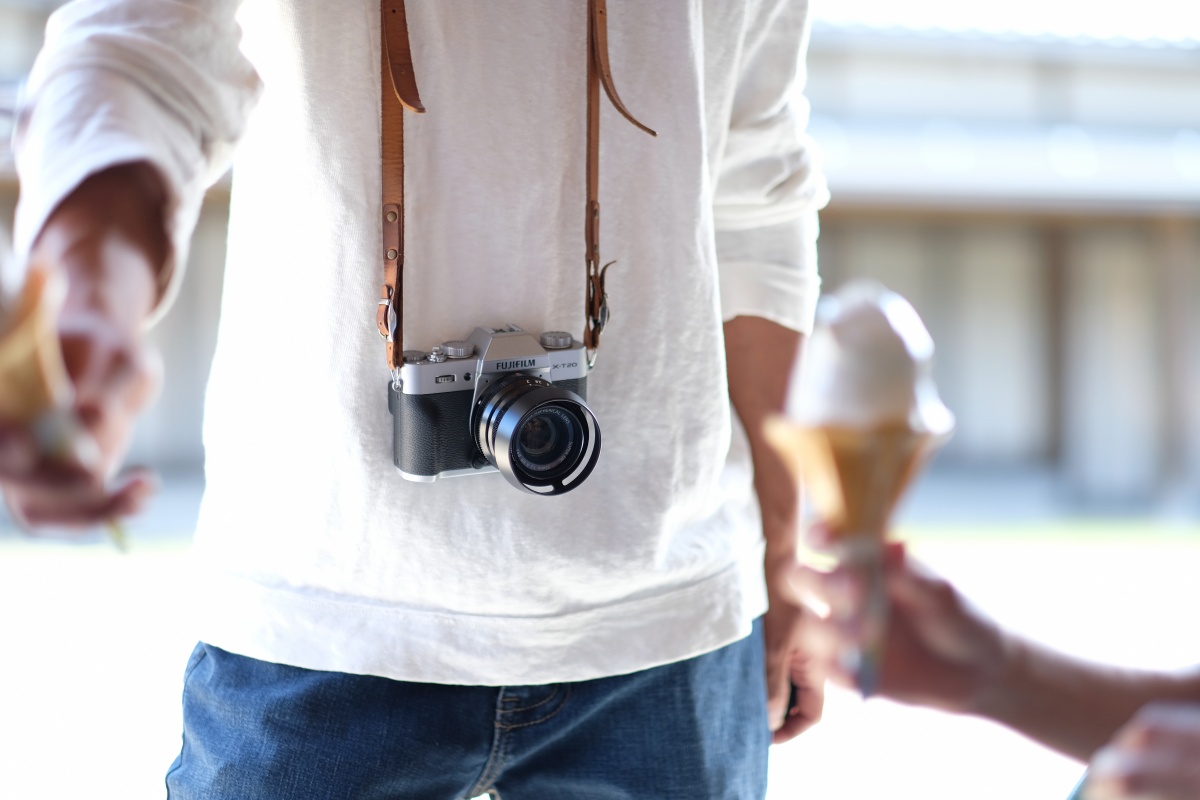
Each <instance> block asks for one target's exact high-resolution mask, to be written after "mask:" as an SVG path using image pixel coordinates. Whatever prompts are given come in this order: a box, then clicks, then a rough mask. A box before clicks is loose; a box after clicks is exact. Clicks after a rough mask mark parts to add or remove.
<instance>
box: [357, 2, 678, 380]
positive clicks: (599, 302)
mask: <svg viewBox="0 0 1200 800" xmlns="http://www.w3.org/2000/svg"><path fill="white" fill-rule="evenodd" d="M379 13H380V48H381V55H380V116H381V119H382V126H381V137H382V148H381V149H382V162H383V204H382V208H383V219H382V223H383V242H382V245H383V247H382V253H381V255H382V257H383V274H384V279H383V286H382V287H381V292H380V294H381V297H380V300H379V305H378V308H377V310H376V313H375V325H376V328H377V329H378V330H379V333H380V335H382V336H383V337H384V338H385V339H386V340H387V362H388V367H389V368H390V369H391V370H393V372H395V373H396V374H398V372H397V371H398V370H399V369H400V367H401V365H402V362H403V358H404V346H403V335H404V111H405V109H407V110H409V111H411V112H413V113H416V114H421V113H424V111H425V106H424V105H423V104H422V103H421V97H420V94H419V93H418V91H417V80H416V73H415V71H414V70H413V61H412V46H411V43H410V41H409V36H408V19H407V16H406V13H405V9H404V0H380V5H379ZM601 85H603V86H604V92H605V94H607V95H608V99H609V101H610V102H611V103H612V104H613V107H614V108H616V109H617V111H618V112H620V113H621V115H622V116H624V117H625V119H627V120H629V121H630V122H631V123H633V124H634V125H635V126H636V127H637V128H639V129H640V130H643V131H645V132H646V133H648V134H650V135H651V136H657V135H658V134H657V133H655V132H654V131H652V130H651V129H650V128H648V127H646V126H645V125H643V124H642V123H640V122H638V121H637V120H636V119H635V118H634V117H633V115H632V114H630V113H629V110H628V109H627V108H626V107H625V104H624V103H623V102H621V98H620V96H619V95H618V94H617V90H616V87H615V86H614V84H613V78H612V68H611V66H610V65H609V61H608V9H607V6H606V3H605V0H588V41H587V202H586V204H585V206H584V214H585V219H584V247H585V253H584V266H585V276H586V284H585V286H586V291H585V298H584V305H585V307H584V331H583V341H584V344H585V346H586V347H587V349H588V364H589V366H590V365H591V364H593V363H594V362H595V359H596V349H597V348H598V347H599V345H600V334H601V333H603V332H604V328H605V326H607V325H608V318H609V308H608V292H607V291H606V290H605V286H604V281H605V277H606V275H607V273H608V268H609V267H610V266H612V264H613V263H614V262H611V261H610V262H609V263H607V264H605V265H604V266H603V267H602V268H601V267H599V264H600V200H599V193H600V86H601Z"/></svg>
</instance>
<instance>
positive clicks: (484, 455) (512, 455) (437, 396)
mask: <svg viewBox="0 0 1200 800" xmlns="http://www.w3.org/2000/svg"><path fill="white" fill-rule="evenodd" d="M588 371H589V367H588V361H587V352H586V349H585V348H584V346H583V345H582V344H581V343H580V342H578V341H576V340H575V339H574V338H573V337H572V336H571V335H570V334H569V333H563V332H561V331H548V332H546V333H543V334H541V335H540V336H537V337H535V336H533V335H531V334H529V333H526V332H525V331H524V330H522V329H521V328H519V327H517V326H516V325H506V326H505V327H503V328H476V329H475V331H474V332H473V333H472V334H471V335H470V336H469V337H468V338H467V339H466V340H464V341H451V342H445V343H443V344H442V345H440V346H438V347H434V348H433V349H431V350H430V351H429V352H424V351H419V350H406V351H404V364H403V366H402V367H401V369H400V372H399V380H393V381H392V382H391V383H390V384H389V389H388V409H389V410H390V411H391V413H392V445H393V460H394V461H395V464H396V468H397V469H398V470H399V471H400V474H401V475H402V476H403V477H405V478H407V479H408V480H411V481H433V480H436V479H438V478H442V477H450V476H456V475H473V474H475V473H482V472H495V471H499V472H500V473H501V474H502V475H503V476H504V477H505V478H506V479H507V480H508V482H509V483H511V484H512V485H513V486H516V487H517V488H518V489H522V490H524V491H527V492H532V493H534V494H545V495H551V494H562V493H564V492H569V491H570V490H572V489H574V488H575V487H576V486H578V485H579V484H581V483H583V481H584V480H585V479H586V478H587V476H588V475H589V474H591V472H592V469H593V468H594V467H595V466H596V460H597V458H598V457H599V455H600V427H599V425H597V424H596V416H595V415H594V414H593V413H592V410H591V408H589V407H588V404H587V402H586V401H585V399H584V398H585V397H586V396H587V374H588Z"/></svg>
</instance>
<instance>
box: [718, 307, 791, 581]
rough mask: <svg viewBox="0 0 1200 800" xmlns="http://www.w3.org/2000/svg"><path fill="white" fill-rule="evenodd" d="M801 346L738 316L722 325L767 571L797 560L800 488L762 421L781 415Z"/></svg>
mask: <svg viewBox="0 0 1200 800" xmlns="http://www.w3.org/2000/svg"><path fill="white" fill-rule="evenodd" d="M803 342H804V336H803V334H800V333H797V332H796V331H793V330H790V329H788V328H785V327H783V326H782V325H778V324H776V323H773V322H769V321H767V320H765V319H761V318H759V317H736V318H734V319H732V320H730V321H729V322H727V323H725V353H726V358H727V360H728V373H729V396H730V399H731V401H732V403H733V408H734V411H735V412H736V413H737V415H738V418H739V419H740V420H741V422H742V426H743V427H744V428H745V430H746V436H747V438H748V439H749V442H750V452H751V455H752V458H753V465H754V489H755V492H756V494H757V495H758V500H759V505H760V506H761V508H762V517H763V535H764V536H765V537H766V566H767V569H768V572H774V571H775V570H777V569H784V568H786V567H787V566H789V565H790V564H791V563H792V562H794V560H795V556H796V545H797V536H798V530H799V521H800V508H801V505H800V489H799V486H798V485H797V484H796V482H795V480H794V479H793V477H792V475H791V473H790V472H789V470H788V469H787V468H786V466H785V465H784V464H783V462H782V460H781V459H780V458H779V455H778V454H777V453H776V451H775V449H774V447H772V446H771V445H770V444H769V443H768V442H767V441H766V439H765V438H764V436H763V423H764V421H765V420H766V419H767V418H768V417H770V416H772V415H775V414H780V413H783V410H784V407H785V404H786V402H787V390H788V385H789V379H790V375H791V371H792V368H793V365H794V364H795V363H796V356H797V353H798V352H799V351H800V348H801V347H802V346H803Z"/></svg>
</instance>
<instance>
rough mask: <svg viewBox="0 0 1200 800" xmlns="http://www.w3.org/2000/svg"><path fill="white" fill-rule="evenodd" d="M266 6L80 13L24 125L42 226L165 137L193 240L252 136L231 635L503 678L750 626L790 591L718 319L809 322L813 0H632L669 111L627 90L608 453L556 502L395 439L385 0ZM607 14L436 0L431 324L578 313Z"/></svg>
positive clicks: (628, 75) (218, 467) (231, 347)
mask: <svg viewBox="0 0 1200 800" xmlns="http://www.w3.org/2000/svg"><path fill="white" fill-rule="evenodd" d="M237 6H238V3H236V2H233V0H84V1H83V2H77V3H73V4H71V5H69V6H67V7H65V8H63V9H61V10H60V11H59V12H57V13H56V14H55V15H54V17H53V18H52V20H51V23H50V26H49V30H48V40H47V44H46V48H45V50H44V51H43V53H42V55H41V57H40V58H39V60H38V62H37V64H36V66H35V69H34V72H33V75H32V77H31V81H30V85H29V92H28V97H27V98H26V103H25V111H24V113H23V114H22V116H21V119H20V121H19V125H18V130H17V136H16V148H17V163H18V169H19V172H20V175H21V179H22V200H21V205H20V208H19V210H18V221H17V239H18V242H17V245H18V248H19V249H24V250H27V249H28V248H29V246H30V243H31V241H32V240H33V238H34V236H36V233H37V232H38V230H40V228H41V226H42V225H43V223H44V221H45V218H46V216H47V215H48V213H49V212H50V211H51V210H52V209H53V208H54V206H55V205H56V204H57V203H58V202H59V201H60V200H61V199H62V197H63V196H65V195H66V194H67V193H68V192H70V191H71V189H72V188H73V187H74V186H76V185H77V184H78V183H79V181H81V180H82V179H83V178H85V177H86V176H87V175H89V174H92V173H94V172H96V171H97V170H100V169H102V168H104V167H105V166H108V165H112V164H115V163H120V162H123V161H130V160H147V161H149V162H151V163H153V164H154V165H155V166H157V167H158V169H159V170H160V171H161V173H162V174H163V176H164V178H165V179H166V181H167V183H168V185H169V188H170V192H171V197H172V205H171V213H170V214H169V224H170V226H171V235H172V241H173V242H174V245H175V250H174V252H175V263H179V264H182V263H183V256H184V253H185V251H186V243H187V240H188V237H189V235H190V233H191V230H192V226H193V224H194V219H195V217H196V214H197V210H198V208H199V204H200V202H201V197H202V193H203V189H204V187H205V186H206V185H207V183H208V182H210V181H211V180H212V179H213V178H214V176H216V175H218V174H220V173H221V172H222V171H223V170H224V169H225V167H226V166H227V158H228V157H229V155H230V153H232V152H233V151H234V145H235V144H236V145H237V147H236V154H237V158H236V164H235V168H234V184H233V186H234V188H233V198H232V207H231V217H230V228H229V253H228V263H227V268H226V277H225V288H224V297H223V301H222V308H221V323H220V334H219V340H218V345H217V352H216V356H215V359H214V363H213V368H212V377H211V380H210V385H209V390H208V395H207V407H206V423H205V430H204V442H205V448H206V458H207V463H206V471H207V490H206V496H205V499H204V503H203V507H202V511H201V517H200V522H199V528H198V531H197V534H196V552H197V556H198V558H199V563H200V565H201V567H202V574H203V576H204V578H203V584H202V585H203V586H204V590H203V592H202V593H201V595H200V596H199V597H198V598H197V602H198V605H200V606H201V609H202V616H201V619H202V629H201V633H202V637H203V638H204V639H205V640H206V641H207V642H209V643H211V644H215V645H218V646H220V647H223V648H226V649H228V650H232V651H235V652H238V653H242V654H245V655H249V656H253V657H257V658H260V659H266V660H270V661H276V662H283V663H288V664H294V665H297V666H302V667H308V668H313V669H325V670H339V671H344V672H351V673H361V674H374V675H381V676H386V677H391V678H397V679H404V680H414V681H427V682H435V683H458V684H491V685H498V684H506V683H522V684H523V683H538V682H554V681H563V680H581V679H587V678H592V677H598V676H604V675H613V674H620V673H624V672H630V671H634V670H638V669H643V668H647V667H651V666H655V665H658V664H663V663H668V662H671V661H675V660H678V659H682V658H686V657H690V656H694V655H697V654H700V653H703V652H706V651H709V650H712V649H715V648H717V647H720V646H722V645H724V644H727V643H729V642H731V641H734V640H736V639H738V638H739V637H741V636H743V635H745V634H746V633H747V632H748V631H749V627H750V623H751V621H752V620H753V618H754V617H756V616H757V615H759V614H761V613H762V612H763V611H764V609H765V605H766V601H765V592H764V588H763V579H762V570H761V558H762V534H761V529H760V526H759V521H758V516H757V507H756V503H755V500H754V497H753V492H752V489H751V475H750V466H749V457H748V452H747V449H746V446H745V442H744V440H743V438H742V437H741V436H740V435H738V434H737V432H736V430H735V424H734V422H733V420H732V415H731V411H730V404H729V399H728V392H727V384H726V373H725V361H724V346H723V334H722V323H723V320H727V319H730V318H732V317H734V316H737V315H754V316H761V317H765V318H768V319H771V320H774V321H777V322H779V323H781V324H783V325H786V326H789V327H791V328H794V329H797V330H801V331H806V330H807V329H808V328H809V326H810V323H811V318H812V313H813V307H814V304H815V300H816V293H817V283H818V281H817V273H816V265H815V238H816V210H817V209H818V208H819V207H820V206H821V205H822V204H823V203H824V202H825V199H826V191H825V187H824V183H823V181H822V179H821V177H820V174H819V172H818V170H817V169H815V167H814V164H813V161H812V159H811V156H810V153H809V151H808V150H807V149H806V147H805V143H804V139H803V136H802V129H803V125H804V122H805V117H806V108H805V106H804V103H803V100H802V98H801V96H800V95H799V93H798V91H797V86H798V81H799V80H800V78H801V77H802V75H803V70H802V63H803V48H804V44H805V40H806V30H807V27H806V12H807V9H806V3H805V2H788V1H787V0H749V1H747V0H707V1H706V2H699V3H697V2H686V3H685V2H681V1H679V0H667V1H665V2H654V3H647V2H641V0H609V3H608V20H609V22H608V27H609V52H610V57H611V63H612V70H613V75H614V79H615V83H616V86H617V88H618V91H619V92H620V94H621V96H622V98H623V100H624V101H625V103H626V105H627V106H628V107H629V109H630V110H631V111H632V112H633V114H634V115H635V116H637V117H639V118H640V119H641V120H643V121H644V122H645V123H646V124H647V125H649V126H650V127H652V128H654V129H656V130H657V131H658V134H659V136H658V138H657V139H651V138H650V137H648V136H646V135H645V134H644V133H641V132H639V131H637V130H636V129H634V128H633V127H632V126H631V125H629V124H628V123H627V122H626V121H625V120H623V119H621V118H620V117H619V116H618V115H617V113H616V112H615V111H614V109H612V108H611V107H610V106H609V104H608V103H607V101H606V100H604V101H602V106H603V107H602V112H601V114H602V145H601V163H600V202H601V205H602V208H603V215H602V235H601V257H602V258H603V259H604V260H606V261H607V260H610V259H616V262H617V263H616V264H615V265H614V266H613V267H612V269H611V270H610V271H609V279H608V291H609V295H610V298H611V299H610V305H611V308H612V322H611V324H610V325H609V327H608V329H607V331H606V333H605V334H604V339H603V344H602V347H601V349H600V357H599V361H598V362H597V365H596V368H595V369H594V370H593V371H592V373H591V375H590V377H589V379H588V401H589V404H590V405H591V406H592V408H593V409H594V410H595V413H596V416H597V419H598V420H599V424H600V427H601V430H602V432H603V442H604V443H603V451H602V453H601V455H600V460H599V464H598V465H597V467H596V469H595V472H594V473H593V474H592V475H591V476H590V477H589V478H588V479H587V480H586V481H585V482H584V484H583V485H582V486H580V487H579V488H577V489H575V490H574V491H572V492H570V493H568V494H565V495H562V496H558V497H549V498H547V497H537V496H532V495H528V494H525V493H522V492H519V491H517V490H516V489H514V488H513V487H512V486H510V485H509V484H508V483H507V482H506V481H505V480H504V479H503V478H502V477H501V476H500V475H498V474H495V473H491V474H486V475H478V476H469V477H463V478H452V479H443V480H438V481H436V482H434V483H430V484H422V483H413V482H409V481H406V480H404V479H402V478H401V477H400V476H399V475H398V474H397V472H396V469H395V468H394V466H393V464H392V460H391V456H392V419H391V417H390V415H389V413H388V409H387V403H386V394H385V391H386V386H387V383H388V380H389V375H388V370H387V368H386V364H385V360H384V353H383V346H382V341H381V339H380V337H379V335H378V333H377V332H376V329H375V323H374V318H375V309H376V303H377V299H378V296H379V286H380V283H381V279H382V276H381V274H380V273H381V265H380V259H379V249H380V242H381V229H380V220H379V217H380V213H379V202H380V200H379V198H380V180H381V178H380V129H379V110H378V109H379V81H380V78H379V63H380V55H379V38H380V37H379V19H378V14H379V11H378V4H377V3H375V2H373V0H345V2H340V3H330V2H327V0H294V1H293V2H287V0H249V1H248V2H247V3H246V4H245V7H244V8H242V9H241V12H240V14H239V15H238V19H237V21H235V12H237ZM586 7H587V4H586V2H584V1H583V0H579V1H578V2H566V1H565V0H527V1H526V2H517V1H516V0H513V1H512V2H488V3H483V2H472V3H466V2H455V3H449V2H444V1H443V0H436V1H435V0H409V2H408V3H407V8H408V23H409V30H410V35H411V40H412V47H413V58H414V65H415V71H416V75H417V81H418V85H419V87H420V93H421V98H422V100H423V101H424V104H425V106H426V108H427V109H428V113H427V114H425V115H422V116H419V117H417V116H411V115H410V116H408V117H407V119H406V124H405V149H406V165H407V173H408V174H407V181H406V203H407V219H406V235H405V238H406V247H407V250H406V262H405V263H406V279H405V284H404V304H405V313H406V316H405V321H404V325H405V330H404V335H405V342H406V346H409V347H418V348H421V349H428V348H429V347H430V346H432V345H435V344H438V343H440V342H442V341H444V340H448V339H459V338H463V337H465V336H466V335H467V334H468V333H469V332H470V331H471V330H472V329H473V328H475V327H476V326H481V325H482V326H492V325H498V324H502V323H506V322H512V323H516V324H519V325H521V326H522V327H524V328H526V329H527V330H531V331H535V332H536V331H541V330H552V329H557V330H568V331H572V332H574V333H575V334H576V336H579V335H580V332H581V330H582V324H583V320H582V307H583V293H584V280H583V272H584V270H583V263H582V262H583V259H582V255H583V230H582V220H583V207H584V200H585V192H584V165H585V136H584V130H585V116H584V102H585V96H586V88H585V68H586V50H585V44H586ZM238 22H240V24H241V28H242V30H243V31H244V40H242V41H241V42H240V47H239V26H238ZM243 53H244V55H243ZM260 95H261V96H260ZM256 103H257V108H256V109H255V108H254V107H255V105H256ZM252 109H254V112H253V114H251V110H252ZM177 283H178V282H177V281H176V282H175V285H177ZM789 367H790V365H788V364H780V365H779V366H778V368H779V369H788V368H789Z"/></svg>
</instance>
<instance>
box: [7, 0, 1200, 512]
mask: <svg viewBox="0 0 1200 800" xmlns="http://www.w3.org/2000/svg"><path fill="white" fill-rule="evenodd" d="M53 5H54V3H52V2H37V1H36V0H26V1H25V2H12V0H8V2H5V1H4V0H0V139H3V140H6V139H7V128H9V127H10V126H11V119H10V118H8V117H6V116H5V113H4V108H5V107H11V106H12V104H13V101H14V98H15V96H16V91H15V89H16V85H17V82H18V81H19V79H20V78H21V76H22V75H23V74H24V73H25V72H26V70H27V69H28V66H29V64H30V63H31V59H32V57H33V54H34V53H35V51H36V48H37V46H38V44H39V42H40V30H41V27H42V24H43V21H44V18H45V15H46V14H47V13H48V11H49V9H50V7H51V6H53ZM851 5H853V4H851ZM860 5H861V3H860ZM839 8H840V6H839ZM835 11H836V9H834V8H833V6H832V4H831V6H830V10H828V13H826V14H825V15H824V16H821V15H820V12H819V10H818V12H819V13H818V17H819V18H818V21H817V23H816V25H815V27H814V31H813V36H812V45H811V50H810V56H809V75H810V78H809V85H808V88H807V96H808V98H809V100H810V101H811V105H812V123H811V126H810V129H811V132H812V135H813V137H814V139H815V141H816V143H817V145H818V146H819V148H820V149H821V151H822V152H823V154H824V158H825V161H826V165H827V169H828V173H829V177H830V184H831V188H832V191H833V197H834V200H833V202H832V204H831V205H830V207H829V208H828V210H827V211H826V212H825V214H824V215H823V218H822V228H823V230H822V235H821V243H820V249H821V265H822V272H823V273H824V276H825V282H826V287H827V288H833V287H836V286H837V285H838V284H840V283H842V282H844V281H845V280H847V279H849V278H851V277H858V276H870V277H874V278H877V279H879V280H881V281H883V282H884V283H885V284H887V285H889V286H890V287H892V288H894V289H896V290H897V291H900V292H902V293H903V294H905V295H907V296H908V297H909V299H910V300H912V302H913V303H914V305H915V306H916V307H917V309H918V311H920V312H921V314H922V315H923V316H924V317H925V319H926V321H927V323H928V325H929V327H930V330H931V331H932V333H933V335H934V337H935V340H936V341H937V343H938V347H939V360H938V364H937V376H938V380H939V382H940V384H941V386H942V388H943V391H944V394H945V398H946V401H947V403H948V404H949V405H950V406H951V407H952V408H953V409H954V411H955V412H956V413H957V415H958V418H959V429H958V432H957V434H956V436H955V437H954V439H953V441H952V442H951V443H950V445H949V447H948V448H947V449H946V451H945V453H944V454H943V456H942V457H941V458H940V459H939V461H938V462H937V465H936V469H938V470H940V471H942V472H943V473H948V472H952V473H955V474H972V475H979V476H983V477H984V478H985V479H986V476H988V475H1000V474H1011V473H1014V472H1024V473H1028V474H1029V475H1035V476H1039V479H1040V480H1043V481H1045V482H1048V483H1049V484H1050V485H1051V487H1052V492H1053V493H1054V495H1055V497H1056V498H1057V499H1058V501H1059V502H1061V503H1063V504H1066V505H1069V506H1071V507H1075V508H1093V509H1097V508H1111V509H1139V510H1144V509H1167V510H1171V511H1173V512H1182V513H1184V514H1194V513H1195V512H1197V511H1200V488H1198V487H1200V480H1197V479H1198V478H1200V402H1197V399H1198V398H1200V355H1198V353H1200V351H1198V348H1197V347H1196V346H1195V342H1196V341H1197V340H1198V335H1200V331H1198V330H1197V323H1196V320H1197V318H1198V317H1200V45H1198V44H1197V39H1196V38H1188V37H1187V36H1184V37H1182V38H1180V39H1179V40H1177V41H1164V40H1139V41H1131V40H1116V39H1100V38H1097V37H1091V38H1089V37H1087V36H1082V37H1081V36H1065V35H1058V34H1054V33H1046V32H1037V33H1022V32H1020V31H1016V32H1014V31H1005V30H1001V31H981V30H973V29H970V28H969V27H966V28H963V29H959V30H954V31H951V30H945V29H941V28H939V27H938V26H937V24H936V20H934V22H933V23H931V24H929V25H926V26H925V27H922V28H914V27H909V28H904V27H896V26H894V25H887V24H862V23H861V22H855V21H845V20H839V19H837V18H836V17H835V16H834V12H835ZM15 199H16V183H15V178H14V176H13V174H12V169H11V160H10V156H9V154H8V153H7V152H6V150H5V149H4V148H3V147H2V146H0V225H6V224H8V222H9V221H10V220H11V214H12V208H13V205H14V203H15ZM227 212H228V196H227V190H226V188H225V187H223V186H221V187H218V188H217V189H215V190H214V191H213V192H211V193H210V196H209V199H208V203H207V205H206V207H205V211H204V214H203V217H202V219H201V221H200V225H199V228H198V230H197V233H196V239H195V243H194V245H193V251H192V256H191V259H190V263H189V266H188V275H187V280H186V284H185V286H184V289H183V292H182V293H181V295H180V299H179V301H178V303H177V305H176V307H175V309H174V311H173V313H172V314H171V315H170V316H169V317H168V318H167V320H166V321H165V322H164V323H163V324H162V325H161V326H160V327H159V328H158V329H156V330H155V332H154V338H155V340H156V342H158V343H159V345H160V346H161V348H162V350H163V353H164V355H165V358H166V362H167V372H168V380H167V384H166V389H165V391H164V393H163V396H162V398H161V399H160V400H159V402H158V403H157V404H156V406H155V407H154V409H153V410H152V411H151V413H150V414H149V415H148V416H147V418H146V419H145V421H144V423H143V424H142V426H141V428H140V429H139V431H138V434H137V439H136V442H135V445H134V452H133V457H134V458H135V459H136V460H138V461H141V462H146V463H152V464H156V465H159V466H165V467H182V468H187V469H195V468H197V467H199V465H200V464H201V463H202V460H203V450H202V447H201V443H200V416H201V413H202V408H203V390H204V385H205V381H206V379H207V373H208V363H209V359H210V357H211V353H212V348H213V344H214V340H215V325H216V321H217V318H218V314H219V298H220V290H221V277H222V267H221V263H222V255H223V251H224V236H225V231H224V220H225V217H226V215H227Z"/></svg>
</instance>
